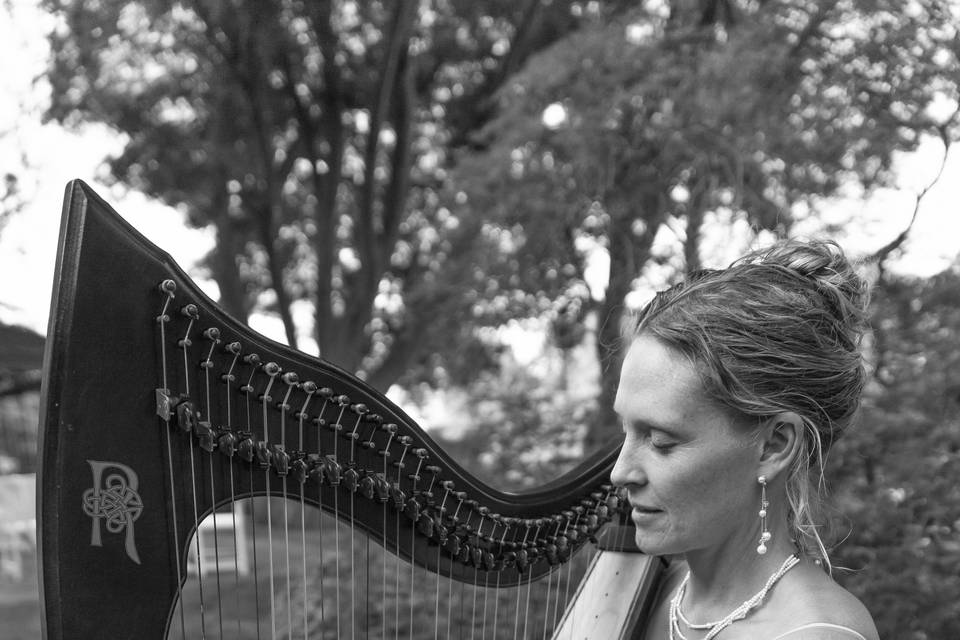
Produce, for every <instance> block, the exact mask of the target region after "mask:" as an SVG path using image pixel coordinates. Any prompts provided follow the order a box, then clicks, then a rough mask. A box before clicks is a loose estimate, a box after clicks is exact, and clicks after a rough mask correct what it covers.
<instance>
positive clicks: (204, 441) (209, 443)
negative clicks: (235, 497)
mask: <svg viewBox="0 0 960 640" xmlns="http://www.w3.org/2000/svg"><path fill="white" fill-rule="evenodd" d="M203 337H204V338H206V339H207V340H209V341H210V350H209V351H208V352H207V357H206V359H205V360H203V361H202V362H201V363H200V368H201V369H203V381H204V399H205V402H206V405H205V406H206V412H202V411H201V412H200V416H201V417H202V416H204V415H205V416H206V421H204V420H201V421H199V422H198V423H197V427H198V433H197V435H198V440H199V441H200V446H201V448H203V449H204V450H205V451H207V453H208V454H209V455H208V456H207V467H208V469H209V475H210V503H211V504H212V505H213V513H212V514H211V519H212V520H213V557H214V564H215V571H214V573H215V574H216V575H215V577H216V585H217V589H216V592H217V628H218V629H219V631H220V637H221V638H222V637H223V597H222V593H223V592H222V589H221V585H220V541H219V532H218V531H217V517H216V515H217V509H216V505H217V496H216V490H215V487H214V472H213V449H214V435H213V403H212V402H211V390H210V370H211V369H212V368H213V351H214V349H216V348H217V345H218V344H219V343H220V330H219V329H217V328H216V327H210V328H208V329H206V330H205V331H204V332H203ZM197 531H198V537H199V529H198V530H197Z"/></svg>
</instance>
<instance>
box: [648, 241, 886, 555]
mask: <svg viewBox="0 0 960 640" xmlns="http://www.w3.org/2000/svg"><path fill="white" fill-rule="evenodd" d="M867 304H868V287H867V285H866V283H865V282H864V280H863V279H862V278H860V277H859V276H858V275H857V273H856V271H855V270H854V268H853V266H852V264H851V263H850V262H849V261H848V260H847V258H846V257H845V256H844V254H843V251H842V250H841V249H840V247H839V246H837V245H836V244H835V243H833V242H829V241H799V240H786V241H781V242H779V243H777V244H775V245H773V246H772V247H769V248H767V249H764V250H760V251H755V252H753V253H750V254H748V255H746V256H744V257H743V258H741V259H740V260H737V261H736V262H734V263H733V264H731V265H730V266H729V267H728V268H727V269H723V270H703V271H698V272H696V273H693V274H690V275H689V276H688V277H687V279H686V280H684V281H683V282H681V283H679V284H677V285H674V286H673V287H671V288H670V289H667V290H665V291H662V292H660V293H658V294H657V295H656V296H655V297H654V299H653V300H652V301H651V302H650V303H649V304H648V305H647V306H646V307H645V308H644V309H643V310H642V311H641V312H640V313H639V315H638V317H637V322H636V326H635V329H634V335H639V334H645V335H651V336H653V337H655V338H657V339H658V340H660V341H661V342H662V343H664V344H665V345H667V346H669V347H671V348H673V349H675V350H676V351H678V352H679V353H682V354H684V355H685V356H686V357H688V358H690V359H691V360H692V361H693V362H695V363H696V364H697V365H698V366H697V371H698V372H699V374H700V376H701V379H702V382H703V385H704V389H705V390H706V392H707V394H708V395H709V396H710V397H711V398H713V399H715V400H716V401H718V402H719V403H721V404H722V405H724V406H726V407H729V408H731V409H733V410H734V411H735V412H737V413H738V414H740V415H743V416H746V417H748V418H754V419H756V420H757V423H758V424H759V423H760V422H762V421H763V420H764V419H766V418H769V417H772V416H775V415H777V414H779V413H782V412H786V411H792V412H794V413H796V414H797V415H799V416H800V418H801V419H802V421H803V424H804V427H805V428H804V430H803V433H802V436H801V437H802V441H803V446H804V449H803V450H804V451H805V453H806V455H798V456H795V458H794V460H793V461H792V463H791V465H790V467H789V469H788V472H787V481H786V486H787V501H788V504H789V510H788V523H789V525H790V527H791V530H792V535H793V536H794V539H795V541H796V544H797V546H798V548H799V549H800V550H801V551H802V552H804V553H806V554H808V555H811V556H813V557H815V558H818V559H820V560H821V561H822V562H823V563H824V564H825V567H826V569H827V570H828V571H829V570H830V569H831V565H830V559H829V557H828V553H827V545H826V544H825V543H824V538H826V539H827V540H828V541H829V540H830V535H829V531H828V528H827V524H826V523H824V522H820V520H821V514H820V508H821V506H822V503H823V499H824V498H825V486H824V480H823V468H824V463H825V459H826V454H827V452H828V451H829V449H830V447H831V445H832V444H833V443H834V442H835V441H836V440H837V439H838V438H839V437H840V436H841V435H842V433H843V432H844V431H845V430H846V429H847V427H848V426H849V425H850V423H851V422H852V420H853V418H854V415H855V414H856V412H857V409H858V407H859V404H860V397H861V394H862V391H863V387H864V384H865V381H866V372H865V369H864V363H863V356H862V353H861V349H860V344H861V340H862V337H863V334H864V331H865V329H866V307H867ZM821 531H823V535H821Z"/></svg>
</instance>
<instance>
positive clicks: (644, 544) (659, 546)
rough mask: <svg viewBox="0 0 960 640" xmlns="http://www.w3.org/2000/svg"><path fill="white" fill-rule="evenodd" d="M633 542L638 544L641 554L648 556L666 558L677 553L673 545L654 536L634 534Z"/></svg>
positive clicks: (640, 533)
mask: <svg viewBox="0 0 960 640" xmlns="http://www.w3.org/2000/svg"><path fill="white" fill-rule="evenodd" d="M633 541H634V542H635V543H636V545H637V548H638V549H639V550H640V552H641V553H645V554H647V555H648V556H666V555H672V554H675V553H677V551H676V549H674V548H673V546H672V545H670V544H667V542H666V541H664V540H662V539H658V538H656V537H654V536H649V535H644V534H643V533H642V532H640V531H637V532H636V533H635V534H634V536H633Z"/></svg>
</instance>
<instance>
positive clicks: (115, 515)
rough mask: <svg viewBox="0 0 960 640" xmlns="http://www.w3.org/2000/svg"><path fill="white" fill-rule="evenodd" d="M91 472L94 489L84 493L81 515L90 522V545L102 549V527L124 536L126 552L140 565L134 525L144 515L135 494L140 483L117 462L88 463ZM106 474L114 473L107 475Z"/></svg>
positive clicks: (95, 461)
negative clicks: (85, 515) (108, 471)
mask: <svg viewBox="0 0 960 640" xmlns="http://www.w3.org/2000/svg"><path fill="white" fill-rule="evenodd" d="M87 462H88V463H89V464H90V470H91V471H92V472H93V487H92V488H90V489H87V490H86V491H84V492H83V512H84V513H85V514H87V515H88V516H90V517H91V518H93V529H92V531H91V534H90V545H91V546H94V547H102V546H103V541H102V538H101V530H100V526H101V524H104V525H105V526H106V528H107V531H108V532H109V533H124V532H126V537H125V541H124V542H125V548H126V551H127V555H128V556H129V557H130V559H131V560H133V561H134V562H136V563H137V564H140V556H139V554H138V553H137V547H136V541H135V539H134V533H133V523H134V522H135V521H136V520H137V518H139V517H140V514H141V513H142V512H143V501H142V500H141V499H140V494H138V493H137V487H138V485H139V481H138V479H137V474H136V472H134V470H133V469H131V468H130V467H128V466H127V465H125V464H121V463H119V462H101V461H98V460H87ZM107 470H115V471H114V472H112V473H108V474H106V477H104V476H105V474H104V472H105V471H107Z"/></svg>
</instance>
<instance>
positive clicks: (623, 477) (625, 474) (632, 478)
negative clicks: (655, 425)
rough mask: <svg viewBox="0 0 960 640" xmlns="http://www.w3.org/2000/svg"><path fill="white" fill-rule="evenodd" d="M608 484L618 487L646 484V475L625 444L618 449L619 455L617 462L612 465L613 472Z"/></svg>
mask: <svg viewBox="0 0 960 640" xmlns="http://www.w3.org/2000/svg"><path fill="white" fill-rule="evenodd" d="M610 482H612V483H613V484H614V485H616V486H618V487H626V486H628V485H644V484H646V483H647V474H646V473H645V472H644V470H643V467H642V465H641V464H640V461H639V460H638V459H637V456H636V455H633V452H632V451H631V449H630V448H629V447H628V446H627V443H626V442H625V443H624V444H623V446H622V447H621V448H620V455H618V456H617V462H616V463H615V464H614V465H613V471H611V472H610Z"/></svg>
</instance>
